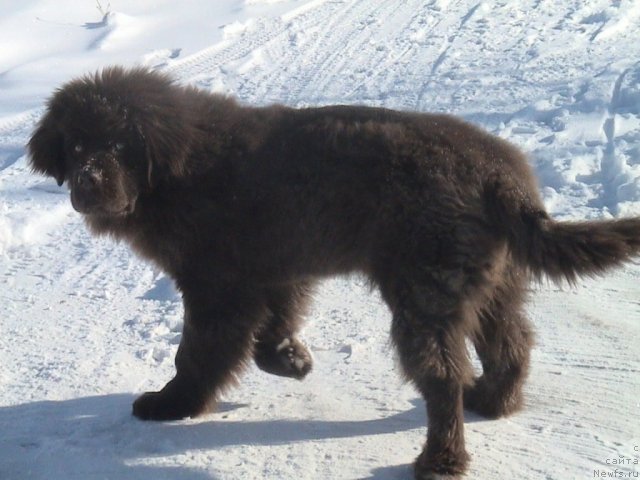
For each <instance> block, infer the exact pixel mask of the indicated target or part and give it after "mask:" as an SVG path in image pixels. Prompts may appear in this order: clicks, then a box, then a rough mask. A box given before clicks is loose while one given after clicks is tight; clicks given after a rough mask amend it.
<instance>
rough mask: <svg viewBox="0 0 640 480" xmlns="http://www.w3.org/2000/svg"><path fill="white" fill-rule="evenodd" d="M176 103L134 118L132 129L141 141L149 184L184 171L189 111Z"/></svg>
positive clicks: (190, 133)
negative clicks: (133, 127)
mask: <svg viewBox="0 0 640 480" xmlns="http://www.w3.org/2000/svg"><path fill="white" fill-rule="evenodd" d="M172 107H175V106H171V105H168V106H164V105H158V106H156V107H155V108H154V109H153V111H145V112H144V113H143V114H142V115H140V116H139V117H138V118H137V119H136V120H135V121H134V125H135V129H136V131H137V133H138V136H139V137H140V139H141V140H142V142H143V144H144V149H145V154H146V157H147V172H148V173H147V175H148V181H149V186H151V187H153V186H154V185H156V184H157V183H158V182H159V181H161V180H162V179H163V178H169V177H182V176H183V175H185V173H186V171H187V157H188V155H189V152H190V151H191V144H192V136H193V134H194V132H193V131H192V127H191V123H190V121H189V118H188V114H187V113H186V112H184V111H181V109H180V108H172Z"/></svg>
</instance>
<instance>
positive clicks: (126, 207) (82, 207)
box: [71, 189, 137, 217]
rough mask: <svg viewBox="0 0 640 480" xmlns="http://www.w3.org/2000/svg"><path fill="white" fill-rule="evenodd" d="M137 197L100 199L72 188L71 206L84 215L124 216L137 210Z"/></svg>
mask: <svg viewBox="0 0 640 480" xmlns="http://www.w3.org/2000/svg"><path fill="white" fill-rule="evenodd" d="M136 200H137V199H136V198H133V199H124V198H123V199H119V200H111V201H106V202H105V201H100V199H98V198H96V197H95V196H93V195H83V194H81V193H79V192H77V191H76V190H74V189H72V190H71V206H72V207H73V209H74V210H75V211H76V212H78V213H81V214H83V215H94V216H103V217H124V216H127V215H130V214H131V213H133V211H134V210H135V205H136Z"/></svg>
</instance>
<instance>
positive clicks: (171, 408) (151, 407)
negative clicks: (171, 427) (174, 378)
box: [133, 382, 207, 421]
mask: <svg viewBox="0 0 640 480" xmlns="http://www.w3.org/2000/svg"><path fill="white" fill-rule="evenodd" d="M171 387H172V384H171V382H170V383H169V384H168V385H167V386H166V387H165V388H163V389H162V390H161V391H159V392H147V393H144V394H142V395H140V396H139V397H138V398H137V399H136V400H135V401H134V402H133V415H135V416H136V417H138V418H139V419H140V420H156V421H163V420H181V419H183V418H187V417H195V416H197V415H199V414H201V413H203V412H204V411H205V410H207V408H205V405H204V402H201V401H199V400H198V397H199V396H198V395H196V394H195V393H194V394H193V395H191V394H190V393H189V392H187V391H184V392H182V393H180V392H179V391H176V389H174V388H171Z"/></svg>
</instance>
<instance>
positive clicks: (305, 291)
mask: <svg viewBox="0 0 640 480" xmlns="http://www.w3.org/2000/svg"><path fill="white" fill-rule="evenodd" d="M312 289H313V287H312V286H311V284H309V283H298V284H295V285H288V286H279V287H273V288H270V289H269V291H268V307H269V311H270V315H269V318H268V319H267V321H266V323H265V324H264V325H263V326H262V328H261V329H260V330H259V331H258V333H257V335H256V338H255V343H254V351H253V358H254V360H255V362H256V365H257V366H258V367H259V368H260V369H262V370H264V371H265V372H268V373H271V374H273V375H279V376H282V377H291V378H296V379H298V380H302V379H303V378H304V377H305V376H306V375H307V374H308V373H309V372H310V371H311V368H312V367H313V360H312V357H311V353H310V352H309V350H308V349H307V347H306V346H305V345H304V343H302V342H301V341H300V340H299V339H298V338H297V337H296V334H297V332H298V330H299V328H300V325H301V323H302V318H303V316H304V314H305V311H306V307H307V304H308V300H309V296H310V293H311V291H312Z"/></svg>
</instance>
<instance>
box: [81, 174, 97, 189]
mask: <svg viewBox="0 0 640 480" xmlns="http://www.w3.org/2000/svg"><path fill="white" fill-rule="evenodd" d="M76 183H77V185H78V187H80V188H84V189H92V188H94V187H95V186H97V185H98V184H99V183H100V174H99V173H98V172H96V171H95V170H91V169H82V170H81V171H80V172H79V173H78V177H77V178H76Z"/></svg>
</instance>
